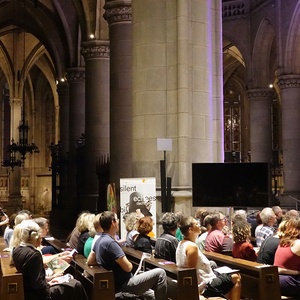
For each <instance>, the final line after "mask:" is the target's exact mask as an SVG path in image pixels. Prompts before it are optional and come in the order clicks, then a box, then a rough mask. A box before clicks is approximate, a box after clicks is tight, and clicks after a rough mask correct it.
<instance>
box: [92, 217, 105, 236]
mask: <svg viewBox="0 0 300 300" xmlns="http://www.w3.org/2000/svg"><path fill="white" fill-rule="evenodd" d="M100 216H101V214H97V215H96V216H95V217H94V221H93V227H94V229H95V234H96V233H98V232H103V229H102V227H101V225H100Z"/></svg>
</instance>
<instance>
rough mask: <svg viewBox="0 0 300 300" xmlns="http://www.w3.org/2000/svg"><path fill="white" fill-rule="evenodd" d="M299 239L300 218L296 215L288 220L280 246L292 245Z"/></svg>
mask: <svg viewBox="0 0 300 300" xmlns="http://www.w3.org/2000/svg"><path fill="white" fill-rule="evenodd" d="M298 239H300V218H299V217H295V218H291V219H289V220H287V221H286V223H285V229H284V233H283V235H282V236H281V237H280V246H292V245H293V243H294V241H295V240H298Z"/></svg>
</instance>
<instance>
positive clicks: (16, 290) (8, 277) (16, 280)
mask: <svg viewBox="0 0 300 300" xmlns="http://www.w3.org/2000/svg"><path fill="white" fill-rule="evenodd" d="M0 255H1V258H0V261H1V273H2V274H1V291H0V299H3V300H24V286H23V276H22V274H21V273H18V272H17V270H16V268H15V267H12V266H11V265H10V262H11V257H10V255H9V254H8V253H7V252H2V253H1V254H0Z"/></svg>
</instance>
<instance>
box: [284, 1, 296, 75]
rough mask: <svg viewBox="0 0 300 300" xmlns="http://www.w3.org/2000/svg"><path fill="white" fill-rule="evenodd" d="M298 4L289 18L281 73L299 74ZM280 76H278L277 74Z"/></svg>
mask: <svg viewBox="0 0 300 300" xmlns="http://www.w3.org/2000/svg"><path fill="white" fill-rule="evenodd" d="M299 22H300V2H299V3H298V4H297V6H296V8H295V10H294V13H293V15H292V18H291V22H290V26H289V30H288V33H287V41H286V45H285V47H284V48H283V49H284V54H283V57H284V61H283V66H284V70H283V73H286V74H300V56H299V52H300V29H299ZM279 75H280V74H279Z"/></svg>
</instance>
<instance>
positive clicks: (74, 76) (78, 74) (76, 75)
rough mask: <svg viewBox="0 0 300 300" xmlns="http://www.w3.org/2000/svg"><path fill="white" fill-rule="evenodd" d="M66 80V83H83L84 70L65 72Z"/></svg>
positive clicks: (77, 69) (76, 69)
mask: <svg viewBox="0 0 300 300" xmlns="http://www.w3.org/2000/svg"><path fill="white" fill-rule="evenodd" d="M67 79H68V81H69V82H70V81H74V82H76V81H84V80H85V68H84V67H77V68H69V69H68V70H67Z"/></svg>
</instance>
